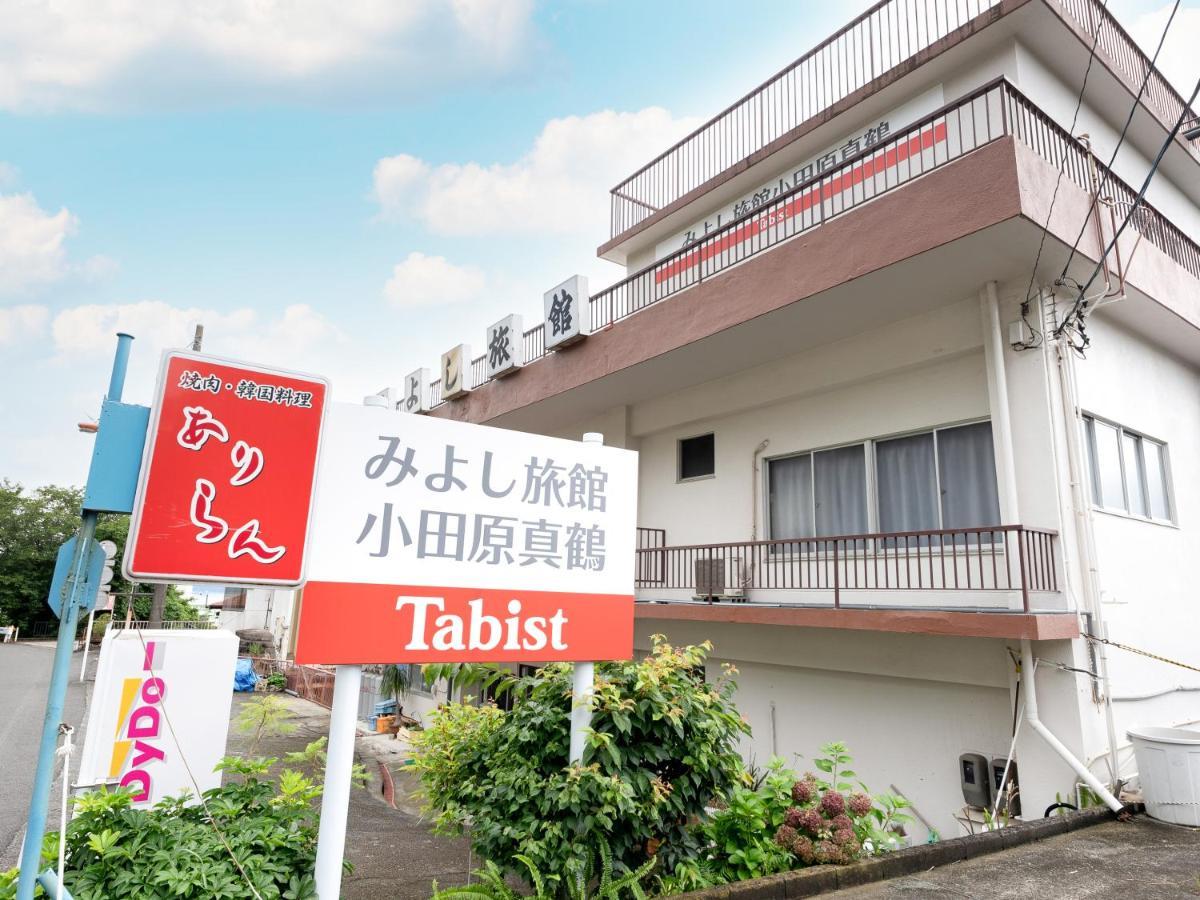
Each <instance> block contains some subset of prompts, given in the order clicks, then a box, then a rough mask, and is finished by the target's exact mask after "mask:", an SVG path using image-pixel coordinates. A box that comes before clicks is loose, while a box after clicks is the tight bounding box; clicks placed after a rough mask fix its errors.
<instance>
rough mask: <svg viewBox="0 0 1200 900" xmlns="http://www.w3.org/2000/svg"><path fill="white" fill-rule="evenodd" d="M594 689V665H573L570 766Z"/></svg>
mask: <svg viewBox="0 0 1200 900" xmlns="http://www.w3.org/2000/svg"><path fill="white" fill-rule="evenodd" d="M583 442H584V443H585V444H603V443H604V435H602V434H598V433H597V432H595V431H589V432H588V433H587V434H585V435H584V436H583ZM595 688H596V664H595V663H590V662H577V663H575V668H574V671H573V672H572V673H571V696H572V698H573V699H572V703H571V765H579V764H580V763H582V762H583V749H584V747H585V746H586V744H587V731H588V729H589V728H591V727H592V695H593V694H594V693H595Z"/></svg>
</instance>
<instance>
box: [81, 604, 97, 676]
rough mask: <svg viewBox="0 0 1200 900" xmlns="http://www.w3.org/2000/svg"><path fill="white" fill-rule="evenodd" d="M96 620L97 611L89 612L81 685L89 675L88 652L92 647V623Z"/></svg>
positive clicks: (84, 634) (90, 610)
mask: <svg viewBox="0 0 1200 900" xmlns="http://www.w3.org/2000/svg"><path fill="white" fill-rule="evenodd" d="M95 618H96V610H94V609H89V610H88V623H87V630H86V631H85V632H84V633H83V663H82V664H81V665H80V666H79V683H80V684H83V676H84V675H85V674H87V658H88V650H90V649H91V647H92V623H93V622H94V621H95Z"/></svg>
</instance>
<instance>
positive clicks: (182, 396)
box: [124, 352, 329, 586]
mask: <svg viewBox="0 0 1200 900" xmlns="http://www.w3.org/2000/svg"><path fill="white" fill-rule="evenodd" d="M328 393H329V383H328V382H327V381H325V380H324V379H322V378H318V377H314V376H310V375H297V374H294V373H291V372H284V371H280V370H275V369H268V368H262V367H259V366H250V365H245V364H243V363H235V362H228V361H224V360H218V359H214V358H212V357H208V356H201V355H198V354H191V353H183V352H169V353H167V354H165V355H164V357H163V363H162V369H161V372H160V374H159V384H158V390H157V392H156V396H155V402H154V407H153V410H152V414H151V418H150V427H149V430H148V432H147V436H146V452H145V454H144V456H143V459H144V463H143V466H142V473H141V481H140V483H139V486H138V495H137V499H136V503H135V506H134V510H133V519H132V521H131V523H130V526H129V542H128V548H129V549H128V550H127V552H126V554H125V562H124V569H125V574H126V577H127V578H129V579H130V580H134V581H156V580H157V581H184V582H198V581H208V582H218V583H222V584H270V585H285V586H287V585H298V584H300V583H301V582H303V580H304V563H305V546H306V538H307V535H308V526H309V518H310V513H311V509H312V497H313V488H314V482H315V479H316V471H317V455H318V450H319V447H320V443H321V432H322V423H323V419H324V413H325V405H326V398H327V395H328Z"/></svg>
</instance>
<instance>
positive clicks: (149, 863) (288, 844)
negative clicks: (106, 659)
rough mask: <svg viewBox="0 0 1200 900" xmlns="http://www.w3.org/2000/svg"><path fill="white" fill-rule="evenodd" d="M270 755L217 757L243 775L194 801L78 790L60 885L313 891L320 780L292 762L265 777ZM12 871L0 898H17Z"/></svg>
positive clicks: (86, 897) (52, 853) (117, 889)
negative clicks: (138, 802) (149, 803)
mask: <svg viewBox="0 0 1200 900" xmlns="http://www.w3.org/2000/svg"><path fill="white" fill-rule="evenodd" d="M274 762H275V760H234V759H226V760H224V761H223V763H222V766H223V768H225V769H226V771H228V772H231V773H233V774H237V775H241V776H244V778H243V780H242V781H240V782H234V783H229V784H225V785H223V786H222V787H219V788H214V789H212V790H209V791H205V793H204V795H203V796H204V802H203V803H198V804H194V805H187V804H186V800H187V798H186V797H179V798H169V799H166V800H163V801H162V802H161V803H159V804H157V805H156V806H155V807H154V808H153V809H148V810H142V809H134V808H133V807H132V806H131V799H130V793H129V792H127V791H117V792H115V793H109V792H107V791H103V790H101V791H93V792H91V793H87V794H84V795H82V796H81V797H79V798H78V799H76V801H75V809H76V815H75V818H74V819H73V820H72V821H71V823H70V824H69V825H68V826H67V839H66V840H67V847H66V872H65V878H64V880H65V882H66V886H67V889H68V890H70V891H71V894H72V895H73V896H74V897H75V898H76V900H160V898H163V900H165V898H178V900H193V898H194V900H201V898H203V900H219V898H229V900H244V898H247V897H253V896H254V891H257V892H258V895H259V896H261V897H262V898H263V900H309V898H315V897H316V885H315V883H314V881H313V866H314V863H315V860H316V846H317V816H316V811H315V809H314V808H313V803H312V801H313V800H314V799H315V798H316V797H317V796H318V795H319V794H320V788H319V787H317V786H316V785H315V784H314V783H313V781H312V780H311V779H309V778H307V777H306V776H304V775H302V774H301V773H299V772H296V771H294V770H284V771H283V772H282V773H280V775H279V779H278V782H277V783H276V782H273V781H267V780H263V775H264V774H265V773H266V771H267V770H268V769H269V768H270V766H271V765H272V764H274ZM58 838H59V836H58V833H57V832H54V833H51V834H48V835H47V836H46V842H45V844H44V846H43V850H42V853H43V857H44V865H54V864H55V862H56V861H57V858H58ZM15 875H16V873H15V871H14V872H12V873H10V874H9V875H8V876H5V877H0V900H9V898H13V897H15V896H16V879H15ZM6 880H7V881H8V884H7V885H6ZM249 885H253V887H254V890H253V891H252V890H251V889H250V887H249Z"/></svg>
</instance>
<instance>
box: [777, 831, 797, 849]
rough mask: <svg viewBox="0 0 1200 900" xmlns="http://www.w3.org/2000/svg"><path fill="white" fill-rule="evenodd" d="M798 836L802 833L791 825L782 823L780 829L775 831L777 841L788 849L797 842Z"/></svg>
mask: <svg viewBox="0 0 1200 900" xmlns="http://www.w3.org/2000/svg"><path fill="white" fill-rule="evenodd" d="M798 837H800V833H799V832H798V831H796V829H795V828H793V827H792V826H791V825H780V826H779V830H778V831H776V832H775V843H776V844H778V845H779V846H780V847H783V848H784V849H785V850H786V849H789V848H791V846H792V845H793V844H795V843H796V839H797V838H798Z"/></svg>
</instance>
